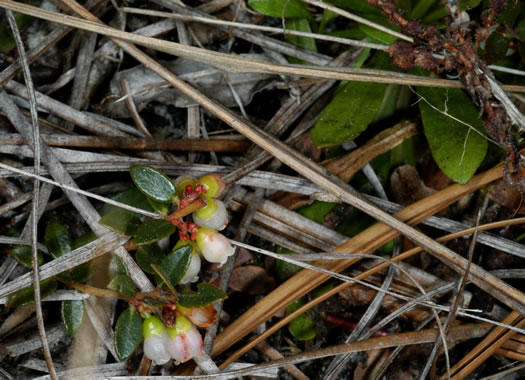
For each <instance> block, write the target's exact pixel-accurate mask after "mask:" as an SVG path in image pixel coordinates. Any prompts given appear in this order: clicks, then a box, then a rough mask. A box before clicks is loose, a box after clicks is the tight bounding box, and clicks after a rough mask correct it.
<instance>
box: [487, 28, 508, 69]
mask: <svg viewBox="0 0 525 380" xmlns="http://www.w3.org/2000/svg"><path fill="white" fill-rule="evenodd" d="M508 48H509V40H508V39H507V38H506V37H505V36H504V35H503V34H501V33H499V32H493V33H492V34H491V35H490V36H489V38H488V39H487V41H486V42H485V50H484V52H483V58H484V60H485V62H486V63H487V64H488V65H492V64H493V63H496V62H498V61H500V60H502V59H503V58H505V55H506V54H507V49H508Z"/></svg>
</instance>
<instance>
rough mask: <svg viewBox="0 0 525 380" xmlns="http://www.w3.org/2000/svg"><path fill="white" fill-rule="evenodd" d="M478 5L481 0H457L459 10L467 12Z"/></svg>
mask: <svg viewBox="0 0 525 380" xmlns="http://www.w3.org/2000/svg"><path fill="white" fill-rule="evenodd" d="M479 3H481V0H459V9H460V10H462V11H468V10H469V9H472V8H475V7H477V6H478V5H479Z"/></svg>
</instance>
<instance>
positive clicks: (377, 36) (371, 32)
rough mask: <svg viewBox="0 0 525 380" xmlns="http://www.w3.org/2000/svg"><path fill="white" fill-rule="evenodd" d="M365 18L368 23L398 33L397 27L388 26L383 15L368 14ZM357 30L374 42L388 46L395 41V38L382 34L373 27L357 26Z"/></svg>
mask: <svg viewBox="0 0 525 380" xmlns="http://www.w3.org/2000/svg"><path fill="white" fill-rule="evenodd" d="M366 18H367V19H368V20H370V21H373V22H375V23H376V24H379V25H382V26H384V27H386V28H388V29H392V30H393V31H396V32H399V31H400V29H399V27H398V26H395V25H392V24H390V23H389V22H388V20H387V18H386V16H385V15H383V14H375V13H370V14H367V15H366ZM358 28H359V30H361V31H362V32H363V33H365V34H366V35H367V36H368V37H371V38H373V39H374V40H376V41H379V42H382V43H384V44H387V45H390V44H392V43H393V42H394V41H395V40H397V37H395V36H393V35H391V34H388V33H385V32H382V31H380V30H377V29H376V28H373V27H371V26H368V25H364V24H359V25H358Z"/></svg>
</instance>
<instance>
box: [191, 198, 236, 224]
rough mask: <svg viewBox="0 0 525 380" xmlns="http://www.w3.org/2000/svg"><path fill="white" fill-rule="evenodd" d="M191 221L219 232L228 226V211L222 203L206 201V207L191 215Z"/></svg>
mask: <svg viewBox="0 0 525 380" xmlns="http://www.w3.org/2000/svg"><path fill="white" fill-rule="evenodd" d="M193 221H194V222H195V223H197V224H198V225H199V226H201V227H208V228H212V229H214V230H217V231H221V230H223V229H224V228H225V227H226V226H227V225H228V211H226V206H224V203H223V202H222V201H219V200H217V199H208V201H207V204H206V206H204V207H202V208H200V209H198V210H197V211H195V212H194V213H193Z"/></svg>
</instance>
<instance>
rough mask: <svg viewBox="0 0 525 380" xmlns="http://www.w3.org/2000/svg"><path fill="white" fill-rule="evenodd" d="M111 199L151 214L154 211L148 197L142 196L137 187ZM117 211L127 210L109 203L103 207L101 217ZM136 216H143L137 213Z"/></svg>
mask: <svg viewBox="0 0 525 380" xmlns="http://www.w3.org/2000/svg"><path fill="white" fill-rule="evenodd" d="M111 199H113V200H114V201H117V202H120V203H124V204H127V205H129V206H133V207H136V208H140V209H143V210H145V211H150V212H151V211H153V209H152V208H151V206H150V204H149V203H148V199H147V197H146V196H145V195H144V194H142V192H141V191H140V190H139V189H137V188H136V187H134V188H132V189H128V190H126V191H123V192H121V193H118V194H116V195H114V196H113V197H111ZM116 210H120V211H125V209H123V208H121V207H118V206H113V205H110V204H109V203H105V204H104V206H102V209H101V210H100V215H106V214H107V213H109V212H111V211H116ZM134 214H135V215H137V216H139V217H140V216H141V215H140V214H136V213H134Z"/></svg>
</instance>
